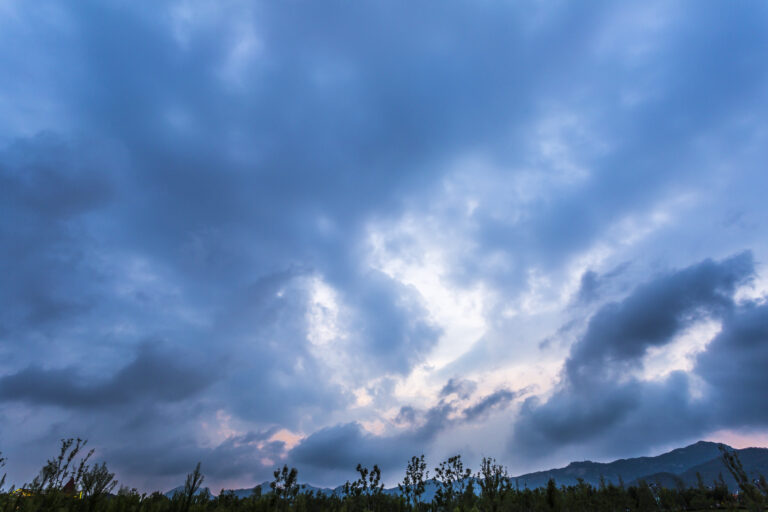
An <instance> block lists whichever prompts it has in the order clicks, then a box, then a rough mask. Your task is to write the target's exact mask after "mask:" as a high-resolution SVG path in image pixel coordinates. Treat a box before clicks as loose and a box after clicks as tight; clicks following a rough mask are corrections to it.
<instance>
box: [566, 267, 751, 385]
mask: <svg viewBox="0 0 768 512" xmlns="http://www.w3.org/2000/svg"><path fill="white" fill-rule="evenodd" d="M753 276H754V263H753V259H752V253H750V252H745V253H742V254H739V255H737V256H733V257H731V258H729V259H727V260H724V261H721V262H715V261H712V260H706V261H703V262H701V263H698V264H696V265H693V266H691V267H688V268H686V269H683V270H680V271H678V272H675V273H672V274H669V275H666V276H662V277H659V278H656V279H655V280H653V281H651V282H649V283H647V284H644V285H642V286H639V287H638V288H636V289H635V290H634V291H633V292H632V293H631V294H630V295H629V297H627V298H626V299H624V300H623V301H621V302H614V303H610V304H607V305H605V306H603V307H602V308H600V310H599V311H598V312H597V313H595V315H594V316H593V317H592V318H590V320H589V325H588V326H587V331H586V333H585V334H584V336H583V337H582V338H581V339H580V340H579V341H578V342H577V343H576V344H575V345H574V346H573V347H572V348H571V353H570V356H569V357H568V360H567V362H566V372H567V375H568V379H569V381H570V382H573V383H576V384H578V383H579V381H581V380H582V379H585V378H586V379H589V378H594V377H596V376H599V374H600V373H601V372H606V371H611V372H621V371H623V370H624V368H625V366H624V365H625V364H632V363H636V362H637V360H638V359H639V358H640V357H642V356H643V355H644V354H645V353H646V351H647V350H648V349H649V348H651V347H655V346H661V345H664V344H666V343H668V342H669V341H670V340H671V339H672V337H673V336H674V335H675V334H677V333H679V332H680V331H681V330H682V329H684V328H685V327H687V326H688V325H691V324H692V323H693V322H695V321H696V320H700V319H702V318H708V317H714V318H722V317H724V316H726V315H727V314H728V313H730V312H731V310H732V308H733V299H732V295H733V292H734V290H735V288H736V287H737V286H738V285H740V284H744V283H745V282H746V281H747V280H748V279H749V278H751V277H753Z"/></svg>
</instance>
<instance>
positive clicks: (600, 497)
mask: <svg viewBox="0 0 768 512" xmlns="http://www.w3.org/2000/svg"><path fill="white" fill-rule="evenodd" d="M85 444H86V443H85V441H81V440H73V439H66V440H63V441H62V446H61V450H60V453H59V455H58V456H57V457H54V458H53V459H50V460H49V461H48V462H47V463H46V465H45V466H44V468H43V469H42V470H41V472H40V475H38V477H36V478H35V480H34V481H33V484H30V485H27V486H24V488H22V489H21V490H14V489H13V488H11V489H10V490H9V491H7V492H3V491H2V489H0V512H11V511H18V512H32V511H48V510H53V511H60V512H70V511H71V512H93V511H99V512H102V511H103V512H388V511H392V512H442V511H448V512H494V511H510V512H513V511H521V512H522V511H525V512H553V511H559V512H579V511H595V512H618V511H622V512H627V511H630V512H646V511H647V512H651V511H653V512H657V511H670V512H671V511H684V510H687V511H694V510H695V511H703V510H715V509H719V510H737V509H739V508H744V507H747V508H750V509H752V510H764V508H761V507H763V506H764V504H765V503H766V498H767V497H768V488H767V487H766V483H765V478H762V477H760V478H756V479H754V480H752V481H750V479H749V477H748V475H747V473H746V471H745V470H744V468H743V466H742V464H741V462H740V461H739V459H738V455H737V454H736V453H735V452H728V451H725V450H723V462H724V463H725V464H726V467H727V468H728V470H729V471H730V472H731V474H733V476H734V478H736V480H737V482H738V483H739V486H740V489H741V492H740V493H739V494H731V492H730V491H729V489H728V487H727V485H726V484H725V481H724V479H723V477H722V475H720V476H718V478H717V479H716V480H715V481H714V482H712V483H711V485H708V484H707V483H706V482H704V481H703V479H702V480H701V481H700V482H699V483H698V485H695V486H693V487H690V488H685V487H684V486H683V484H682V482H681V481H678V482H677V484H676V485H675V486H674V488H665V487H662V486H661V485H659V484H657V483H656V482H643V481H640V482H638V483H637V484H631V485H628V486H627V485H624V483H623V481H619V485H614V483H613V482H610V481H606V480H605V479H601V481H600V484H599V486H598V487H594V486H592V485H590V484H589V483H586V482H584V481H583V480H579V481H578V483H577V484H576V485H569V486H559V487H558V485H557V483H556V482H555V480H553V479H550V480H549V482H548V483H547V486H546V487H544V488H537V489H528V488H523V489H520V488H519V486H518V485H514V486H513V485H510V478H509V476H508V475H507V471H506V469H504V467H503V466H501V465H499V464H497V463H496V461H495V460H494V459H492V458H488V457H485V458H483V460H482V463H481V467H480V470H479V471H478V472H477V473H476V474H475V475H474V476H471V475H472V472H471V471H470V470H469V469H468V468H465V467H464V464H463V462H462V460H461V457H460V456H458V455H457V456H454V457H451V458H449V459H448V460H446V461H443V462H441V463H440V464H439V465H438V467H437V468H435V477H436V479H435V480H434V481H433V482H434V484H435V485H437V492H436V493H435V499H434V500H433V501H431V502H426V503H425V502H423V501H422V497H423V495H424V493H425V489H426V486H427V483H428V482H429V480H428V478H429V472H428V471H427V469H426V467H427V466H426V462H425V460H424V456H423V455H421V456H418V457H412V458H411V460H410V462H409V463H408V468H407V470H406V474H405V477H404V479H403V482H402V483H401V484H400V485H399V486H398V488H399V489H400V492H401V494H400V495H394V494H388V493H386V492H384V488H383V484H382V475H381V470H380V468H379V467H378V466H376V465H375V466H373V468H372V469H368V468H366V467H363V466H362V465H360V464H358V466H357V468H356V469H357V472H358V474H359V478H358V479H357V480H355V481H353V482H347V483H346V484H345V486H344V492H343V493H341V494H337V493H333V494H324V493H322V492H318V493H313V492H306V491H305V490H304V489H305V488H304V486H302V485H300V484H299V483H298V471H297V470H296V468H289V467H288V466H287V465H285V466H283V467H282V468H278V469H277V470H275V472H274V477H275V480H274V481H273V482H272V483H271V484H270V487H271V492H269V493H266V494H264V495H262V494H261V488H258V487H257V488H256V489H254V493H253V494H252V495H251V496H249V497H247V498H238V497H237V496H236V495H235V494H234V493H232V492H226V491H222V492H221V493H220V494H219V496H217V497H212V496H211V495H210V494H209V493H208V491H207V489H204V490H203V491H202V492H200V486H201V484H202V483H203V480H204V476H203V474H202V472H201V469H200V463H198V464H197V466H196V467H195V469H194V470H193V471H192V472H191V473H190V474H189V475H187V480H186V483H185V485H184V488H183V490H182V491H180V492H178V493H176V495H174V496H173V497H172V498H168V497H166V496H165V495H163V494H161V493H159V492H155V493H152V494H150V495H147V494H140V493H139V492H138V491H137V490H136V489H129V488H127V487H121V488H120V489H119V490H118V491H117V493H116V494H113V493H112V491H113V490H114V488H115V487H116V486H117V482H116V481H115V479H114V476H115V475H114V473H111V472H110V471H109V470H108V469H107V466H106V464H105V463H103V462H102V463H101V464H96V465H94V466H92V467H91V466H89V465H88V464H87V461H88V459H89V458H90V456H91V454H92V453H93V452H92V451H91V452H88V453H87V454H86V455H80V452H81V451H82V450H83V447H84V446H85ZM4 463H5V459H4V458H3V457H2V454H0V467H2V466H3V464H4ZM70 479H71V480H72V481H76V482H77V487H76V490H77V493H76V494H72V493H68V492H65V488H68V487H71V486H68V485H67V484H68V483H69V480H70ZM0 482H2V480H0Z"/></svg>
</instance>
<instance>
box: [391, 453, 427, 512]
mask: <svg viewBox="0 0 768 512" xmlns="http://www.w3.org/2000/svg"><path fill="white" fill-rule="evenodd" d="M428 478H429V471H427V463H426V462H424V455H423V454H422V455H420V456H418V457H417V456H415V455H414V456H413V457H411V461H410V462H409V463H408V467H407V468H406V469H405V477H404V478H403V482H402V483H400V484H398V485H397V488H398V489H399V490H400V493H401V494H402V495H403V497H404V498H405V502H406V504H409V505H411V506H413V507H415V508H419V507H420V504H421V496H422V495H423V494H424V491H425V489H426V480H427V479H428Z"/></svg>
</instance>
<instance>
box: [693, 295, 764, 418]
mask: <svg viewBox="0 0 768 512" xmlns="http://www.w3.org/2000/svg"><path fill="white" fill-rule="evenodd" d="M766 365H768V305H766V304H765V303H762V304H754V303H747V304H745V305H744V306H742V307H741V308H739V310H738V311H737V313H736V314H734V315H733V316H731V317H729V318H727V319H726V320H725V322H724V323H723V329H722V331H721V332H720V333H719V334H718V335H717V336H716V337H715V338H714V339H713V340H712V342H711V343H710V344H709V345H707V350H706V351H705V352H703V353H701V354H700V355H699V356H698V358H697V360H696V366H695V368H694V372H695V373H696V375H698V376H700V377H701V378H702V379H704V381H705V382H706V383H707V384H708V385H709V387H710V388H709V389H710V393H711V395H710V396H711V399H710V400H711V407H712V409H713V415H714V416H715V417H716V418H717V421H719V422H722V424H724V425H727V426H742V425H743V426H753V427H761V426H764V425H766V424H768V396H767V395H766V393H765V391H764V390H766V389H768V372H766V371H765V370H766V368H767V367H768V366H766Z"/></svg>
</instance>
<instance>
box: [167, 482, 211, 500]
mask: <svg viewBox="0 0 768 512" xmlns="http://www.w3.org/2000/svg"><path fill="white" fill-rule="evenodd" d="M183 491H184V486H183V485H180V486H178V487H174V488H173V489H171V490H170V491H168V492H166V493H165V496H166V497H167V498H173V495H174V494H176V493H177V492H183ZM205 491H208V493H209V494H210V493H211V490H210V489H209V488H208V487H201V488H199V489H198V490H197V492H196V493H195V496H197V495H198V494H200V493H203V492H205Z"/></svg>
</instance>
